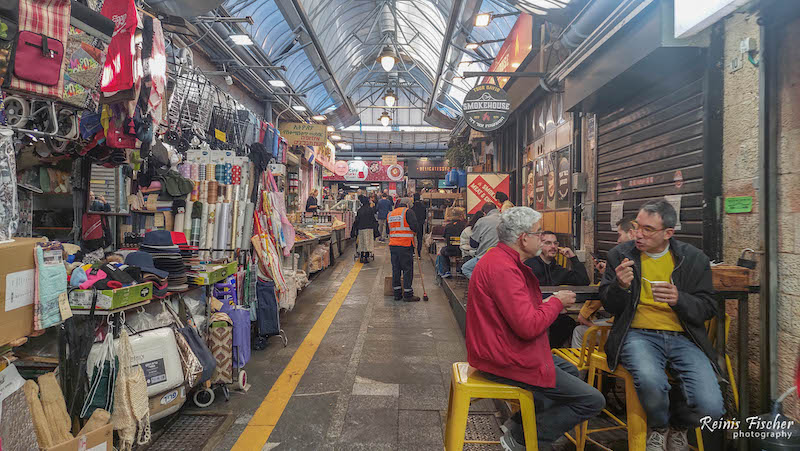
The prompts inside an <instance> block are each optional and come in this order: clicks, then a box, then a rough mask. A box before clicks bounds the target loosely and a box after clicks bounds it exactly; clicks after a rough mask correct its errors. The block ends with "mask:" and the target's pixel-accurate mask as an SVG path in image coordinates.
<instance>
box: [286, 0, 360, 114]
mask: <svg viewBox="0 0 800 451" xmlns="http://www.w3.org/2000/svg"><path fill="white" fill-rule="evenodd" d="M288 1H289V2H290V3H291V5H292V6H293V7H294V10H295V11H296V12H297V15H298V16H299V17H300V21H301V22H302V23H303V28H305V32H306V34H307V35H308V37H309V38H310V39H311V42H312V43H313V44H314V48H315V49H316V50H317V54H318V55H319V57H320V59H321V60H322V65H323V67H324V68H325V70H326V71H327V72H328V75H329V76H330V77H331V82H333V85H334V87H335V88H336V91H337V92H338V93H339V95H340V96H341V98H342V102H344V104H345V105H346V106H347V110H348V111H349V112H350V114H353V115H355V114H356V107H355V105H353V101H352V100H350V97H348V96H347V93H346V92H345V90H344V89H343V88H342V85H341V83H340V82H339V79H338V78H336V73H335V72H334V71H333V68H331V65H330V61H328V57H327V56H325V50H324V49H323V47H322V43H320V42H319V38H318V37H317V33H316V31H315V30H314V27H313V26H312V24H311V21H310V20H309V18H308V14H306V10H305V9H304V8H303V5H301V4H300V0H288ZM320 78H321V77H320Z"/></svg>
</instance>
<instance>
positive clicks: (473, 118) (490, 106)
mask: <svg viewBox="0 0 800 451" xmlns="http://www.w3.org/2000/svg"><path fill="white" fill-rule="evenodd" d="M462 111H463V112H464V117H465V118H466V120H467V124H469V126H470V127H472V128H473V129H474V130H477V131H479V132H490V131H492V130H497V129H498V128H500V127H502V126H503V124H505V123H506V121H507V120H508V115H509V113H510V112H511V102H509V101H508V95H507V94H506V92H505V91H504V90H503V88H500V87H498V86H495V85H489V84H483V85H478V86H475V87H474V88H472V89H471V90H470V91H469V92H468V93H467V95H466V97H464V105H463V106H462Z"/></svg>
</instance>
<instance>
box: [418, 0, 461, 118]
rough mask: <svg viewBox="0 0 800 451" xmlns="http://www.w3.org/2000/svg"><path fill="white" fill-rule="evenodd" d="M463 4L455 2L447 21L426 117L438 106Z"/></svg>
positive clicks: (458, 0) (454, 0)
mask: <svg viewBox="0 0 800 451" xmlns="http://www.w3.org/2000/svg"><path fill="white" fill-rule="evenodd" d="M462 3H463V0H453V7H452V8H451V9H450V17H449V18H448V21H447V28H446V29H445V31H444V36H442V49H441V51H440V52H439V63H438V64H437V65H436V66H437V69H436V76H435V78H434V80H433V89H431V96H430V98H429V99H428V105H427V107H426V114H425V115H426V116H429V115H431V114H433V107H434V105H435V104H436V95H437V93H438V92H439V82H440V81H441V79H442V77H443V75H444V74H442V70H443V69H444V63H445V62H446V61H447V53H448V50H449V49H450V41H451V40H452V39H453V30H455V28H456V25H457V24H458V20H459V18H460V17H461V5H462Z"/></svg>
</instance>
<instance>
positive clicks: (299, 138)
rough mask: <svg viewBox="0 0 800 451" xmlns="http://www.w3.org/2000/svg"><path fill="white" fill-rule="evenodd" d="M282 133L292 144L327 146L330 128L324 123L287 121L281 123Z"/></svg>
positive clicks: (282, 136)
mask: <svg viewBox="0 0 800 451" xmlns="http://www.w3.org/2000/svg"><path fill="white" fill-rule="evenodd" d="M280 133H281V138H286V142H288V143H289V145H290V146H313V147H316V146H319V147H325V144H326V141H327V139H326V138H327V134H328V129H327V127H326V126H325V125H324V124H304V123H302V122H286V123H283V124H281V126H280Z"/></svg>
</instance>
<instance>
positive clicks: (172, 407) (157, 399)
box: [149, 385, 188, 423]
mask: <svg viewBox="0 0 800 451" xmlns="http://www.w3.org/2000/svg"><path fill="white" fill-rule="evenodd" d="M187 391H188V389H187V388H186V385H181V386H180V387H176V388H173V389H172V390H167V391H165V392H162V393H159V394H157V395H156V396H153V397H151V398H150V403H149V407H150V422H151V423H152V422H154V421H157V420H160V419H162V418H164V417H166V416H167V415H172V414H173V413H175V412H177V411H178V410H180V408H181V407H182V406H183V404H184V403H185V402H186V392H187Z"/></svg>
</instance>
